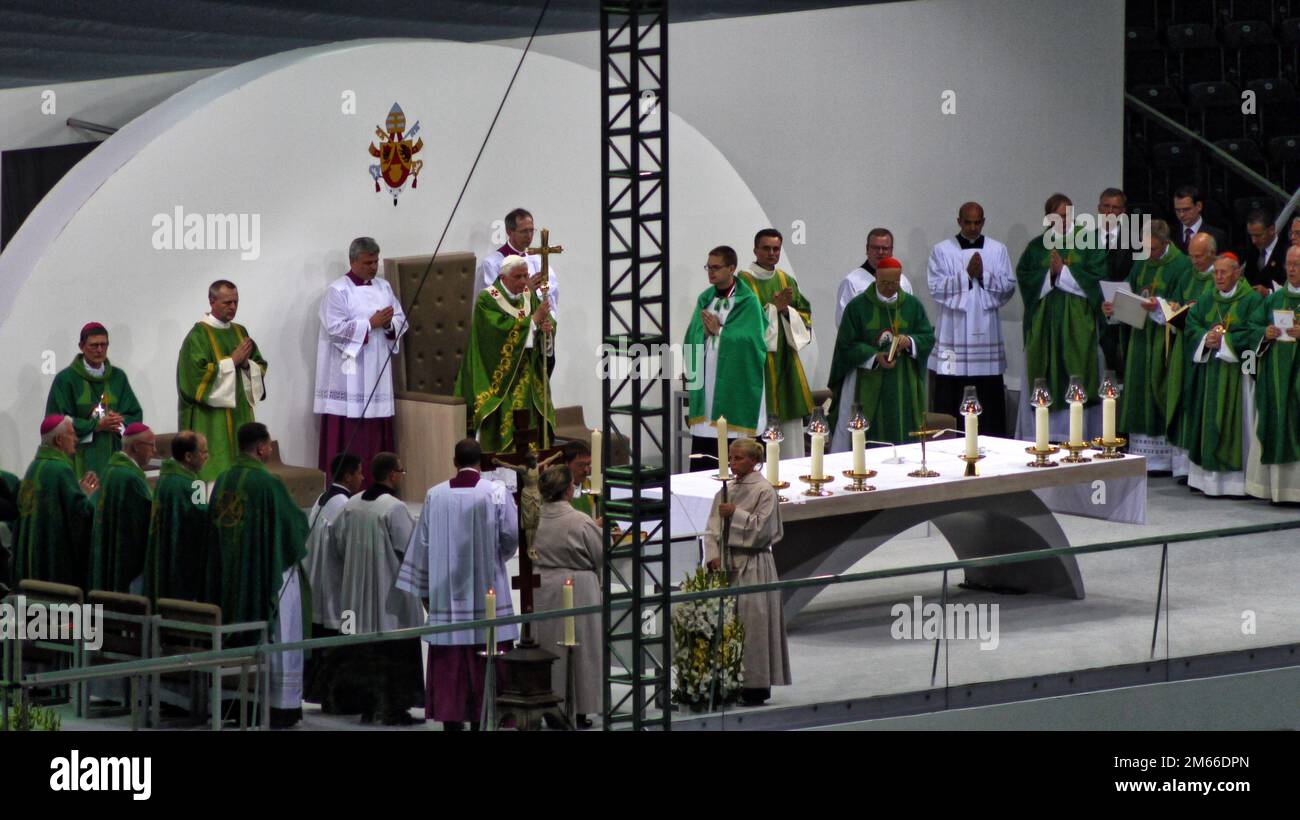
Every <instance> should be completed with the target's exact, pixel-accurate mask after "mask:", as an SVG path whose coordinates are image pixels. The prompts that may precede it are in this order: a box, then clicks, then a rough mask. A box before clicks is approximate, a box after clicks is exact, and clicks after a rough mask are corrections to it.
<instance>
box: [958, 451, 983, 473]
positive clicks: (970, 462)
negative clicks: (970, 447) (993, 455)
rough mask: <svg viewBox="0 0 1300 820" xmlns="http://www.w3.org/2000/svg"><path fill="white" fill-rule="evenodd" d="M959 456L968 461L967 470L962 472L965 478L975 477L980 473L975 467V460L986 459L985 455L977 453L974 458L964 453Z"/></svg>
mask: <svg viewBox="0 0 1300 820" xmlns="http://www.w3.org/2000/svg"><path fill="white" fill-rule="evenodd" d="M957 458H959V459H961V460H962V461H964V462H966V471H965V472H964V473H962V477H963V478H974V477H975V476H978V475H979V471H978V470H976V469H975V462H977V461H982V460H983V459H984V456H979V455H977V456H975V457H974V458H972V457H971V456H968V455H966V454H965V453H962V454H961V455H959V456H957Z"/></svg>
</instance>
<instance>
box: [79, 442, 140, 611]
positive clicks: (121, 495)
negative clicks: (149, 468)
mask: <svg viewBox="0 0 1300 820" xmlns="http://www.w3.org/2000/svg"><path fill="white" fill-rule="evenodd" d="M98 495H99V499H98V502H97V504H96V508H95V526H94V533H93V535H92V536H91V541H90V558H91V564H90V587H89V588H90V589H102V590H104V591H106V592H130V591H131V590H130V586H131V582H132V581H134V580H135V579H136V578H138V577H140V574H141V573H142V572H143V571H144V551H145V547H146V546H147V545H148V542H149V513H150V511H151V509H152V507H153V494H152V493H151V492H150V491H149V482H148V481H146V480H145V476H144V470H142V469H140V465H138V464H136V463H135V462H134V461H132V460H131V457H130V456H128V455H127V454H126V453H120V452H119V453H114V454H113V457H112V458H110V459H109V460H108V469H107V471H106V472H105V474H104V477H103V484H102V485H101V487H100V491H99V494H98Z"/></svg>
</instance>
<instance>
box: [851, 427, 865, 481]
mask: <svg viewBox="0 0 1300 820" xmlns="http://www.w3.org/2000/svg"><path fill="white" fill-rule="evenodd" d="M866 471H867V431H866V430H854V431H853V472H855V473H858V474H862V473H865V472H866Z"/></svg>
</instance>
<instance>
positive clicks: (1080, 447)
mask: <svg viewBox="0 0 1300 820" xmlns="http://www.w3.org/2000/svg"><path fill="white" fill-rule="evenodd" d="M1061 446H1062V447H1064V448H1065V449H1067V450H1069V451H1070V454H1069V455H1068V456H1065V457H1064V458H1062V459H1061V461H1062V462H1064V463H1065V464H1082V463H1083V462H1085V461H1092V459H1090V458H1088V457H1087V456H1081V455H1079V453H1082V452H1083V451H1084V450H1087V449H1088V447H1089V444H1088V443H1087V442H1086V441H1085V442H1082V443H1079V444H1070V443H1069V442H1066V443H1065V444H1063V445H1061Z"/></svg>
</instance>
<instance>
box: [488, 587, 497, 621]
mask: <svg viewBox="0 0 1300 820" xmlns="http://www.w3.org/2000/svg"><path fill="white" fill-rule="evenodd" d="M496 616H497V591H496V590H495V589H489V590H488V591H487V619H488V620H489V621H490V620H492V619H493V618H495V617H496Z"/></svg>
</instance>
